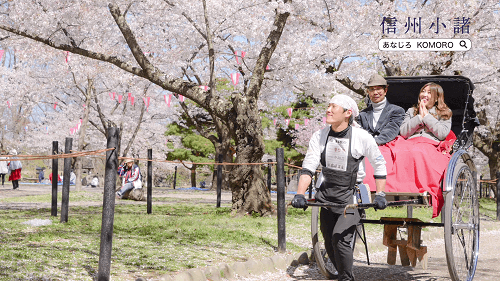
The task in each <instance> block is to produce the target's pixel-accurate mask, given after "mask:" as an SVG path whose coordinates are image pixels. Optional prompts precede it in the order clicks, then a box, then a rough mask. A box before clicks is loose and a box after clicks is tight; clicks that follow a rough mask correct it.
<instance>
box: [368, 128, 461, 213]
mask: <svg viewBox="0 0 500 281" xmlns="http://www.w3.org/2000/svg"><path fill="white" fill-rule="evenodd" d="M455 139H456V137H455V134H453V132H450V135H449V136H448V137H447V138H446V140H444V141H442V142H439V143H438V142H436V141H433V140H431V139H428V138H425V137H416V138H412V139H409V140H405V139H404V138H403V137H401V136H398V137H397V138H396V139H394V140H393V141H391V142H389V143H386V144H385V145H382V146H379V149H380V152H381V153H382V155H383V156H384V158H385V161H386V162H387V164H386V168H387V182H386V186H385V191H386V192H412V193H423V192H425V191H427V192H429V194H430V195H431V204H432V207H433V212H432V217H433V218H434V217H437V216H438V215H439V213H440V212H441V208H442V207H443V203H444V199H443V193H442V190H441V186H440V183H441V181H442V180H443V178H444V174H445V171H446V168H447V167H448V162H449V160H450V158H451V156H450V154H449V151H450V148H451V146H452V145H453V142H454V141H455ZM365 164H366V169H365V170H366V177H365V180H364V183H365V184H368V185H369V186H370V189H371V191H376V187H375V180H374V178H373V168H372V166H371V165H370V162H369V161H368V160H365Z"/></svg>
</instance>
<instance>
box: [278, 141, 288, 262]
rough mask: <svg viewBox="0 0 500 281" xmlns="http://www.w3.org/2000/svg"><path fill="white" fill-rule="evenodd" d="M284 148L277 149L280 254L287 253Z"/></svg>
mask: <svg viewBox="0 0 500 281" xmlns="http://www.w3.org/2000/svg"><path fill="white" fill-rule="evenodd" d="M284 155H285V153H284V151H283V148H276V162H278V164H277V165H276V180H277V185H278V194H277V195H278V200H277V201H278V252H280V253H284V252H286V229H285V222H286V220H285V214H286V204H285V158H284Z"/></svg>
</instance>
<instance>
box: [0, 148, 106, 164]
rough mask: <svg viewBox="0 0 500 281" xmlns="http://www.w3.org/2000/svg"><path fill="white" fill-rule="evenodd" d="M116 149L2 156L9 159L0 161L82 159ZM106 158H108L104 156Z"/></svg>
mask: <svg viewBox="0 0 500 281" xmlns="http://www.w3.org/2000/svg"><path fill="white" fill-rule="evenodd" d="M114 149H115V148H107V149H100V150H93V151H83V152H77V153H65V154H52V155H45V156H44V155H2V157H7V158H6V159H0V161H12V160H14V161H31V160H52V159H59V158H73V157H82V156H89V155H96V154H101V153H103V152H106V151H109V150H114ZM8 157H17V158H8ZM104 157H106V156H105V155H104Z"/></svg>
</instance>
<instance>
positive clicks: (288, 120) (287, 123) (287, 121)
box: [285, 119, 290, 127]
mask: <svg viewBox="0 0 500 281" xmlns="http://www.w3.org/2000/svg"><path fill="white" fill-rule="evenodd" d="M285 124H286V126H287V127H288V125H289V124H290V119H285Z"/></svg>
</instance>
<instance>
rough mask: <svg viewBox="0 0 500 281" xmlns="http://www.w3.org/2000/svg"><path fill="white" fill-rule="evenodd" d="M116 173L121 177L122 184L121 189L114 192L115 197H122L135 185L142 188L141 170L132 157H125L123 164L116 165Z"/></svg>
mask: <svg viewBox="0 0 500 281" xmlns="http://www.w3.org/2000/svg"><path fill="white" fill-rule="evenodd" d="M118 175H119V176H120V177H122V178H123V181H122V182H123V184H122V187H121V189H120V190H118V192H116V198H117V199H122V197H123V195H124V194H125V193H126V192H127V191H130V190H132V189H134V188H135V187H136V188H142V182H141V171H140V170H139V166H137V165H136V164H135V163H134V159H131V158H127V159H125V161H123V164H122V165H120V167H118Z"/></svg>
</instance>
